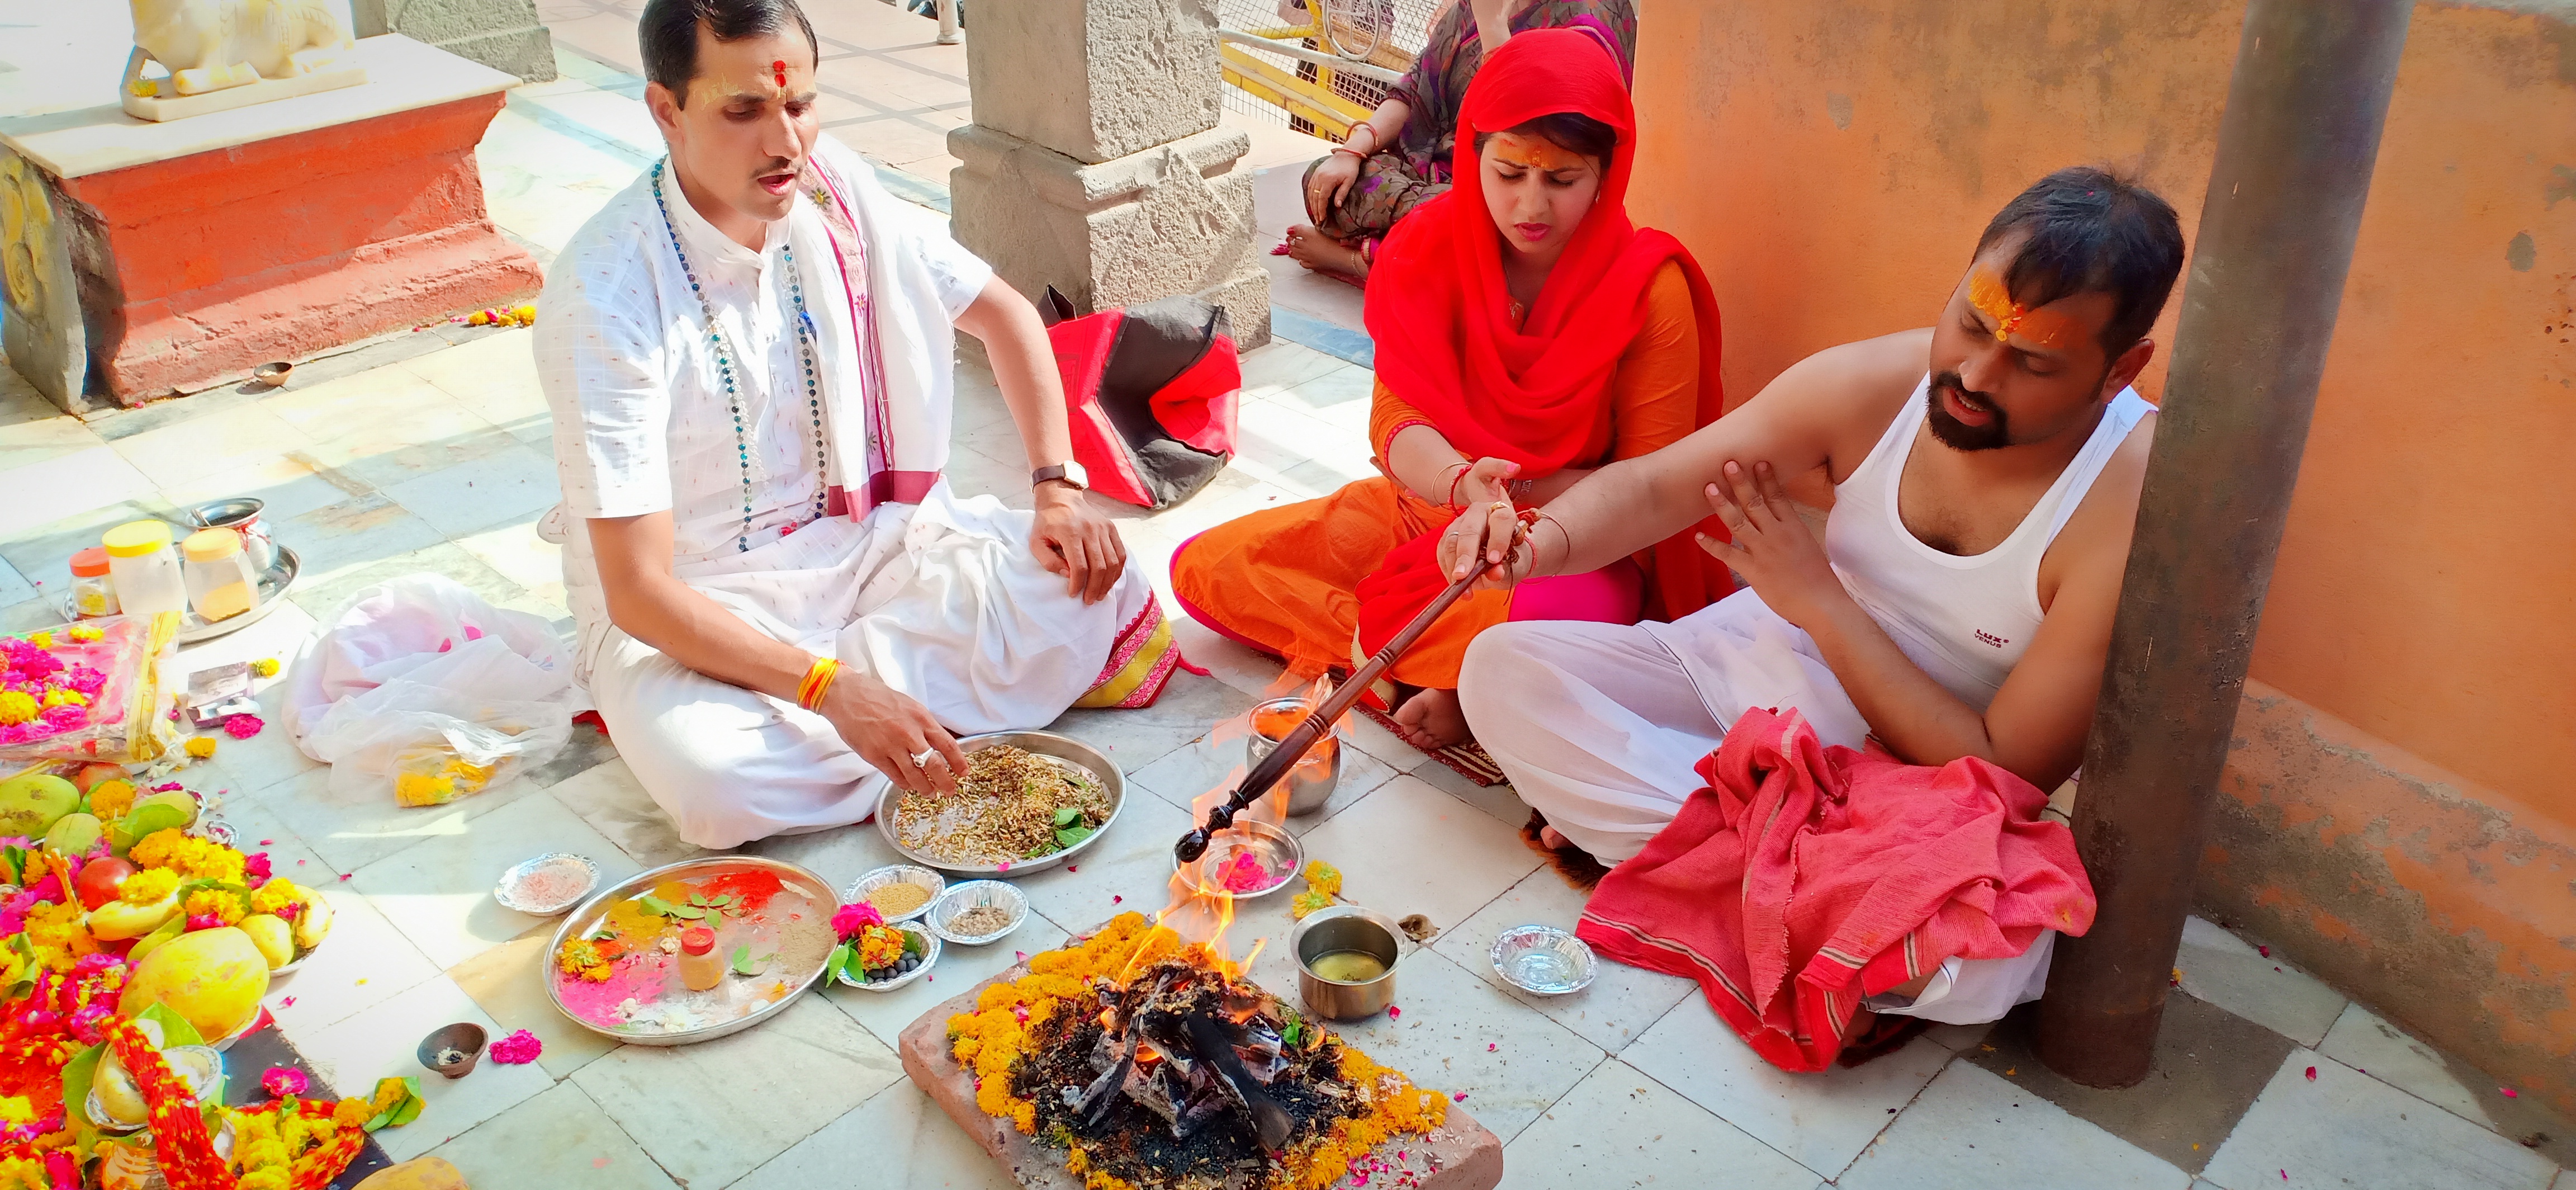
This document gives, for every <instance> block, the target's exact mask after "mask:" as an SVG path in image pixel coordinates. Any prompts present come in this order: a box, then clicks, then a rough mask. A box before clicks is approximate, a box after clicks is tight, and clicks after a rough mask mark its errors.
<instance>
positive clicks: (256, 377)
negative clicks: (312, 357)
mask: <svg viewBox="0 0 2576 1190" xmlns="http://www.w3.org/2000/svg"><path fill="white" fill-rule="evenodd" d="M294 370H295V365H293V364H290V363H287V362H285V361H284V360H280V361H278V362H276V363H273V364H261V365H260V366H258V367H256V368H253V369H251V370H250V378H251V382H252V383H254V384H257V385H259V386H260V387H262V388H276V387H278V386H279V385H282V384H284V383H286V374H287V373H289V372H292V371H294Z"/></svg>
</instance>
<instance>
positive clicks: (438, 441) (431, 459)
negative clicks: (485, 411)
mask: <svg viewBox="0 0 2576 1190" xmlns="http://www.w3.org/2000/svg"><path fill="white" fill-rule="evenodd" d="M519 449H526V446H525V444H523V443H521V442H520V441H519V439H518V438H517V436H515V435H512V434H510V433H507V432H505V431H503V430H502V429H500V428H499V427H497V426H494V425H493V424H492V423H490V422H487V421H485V420H483V419H482V418H480V417H477V416H475V415H474V414H471V413H468V412H466V411H465V409H464V407H463V406H460V405H457V404H456V403H454V402H453V401H451V400H449V399H448V398H447V396H446V395H445V394H440V395H439V396H438V397H437V398H436V400H435V402H434V403H431V404H427V405H423V406H422V407H420V408H419V409H416V410H413V411H412V412H410V413H407V414H404V415H402V416H401V417H399V418H396V419H395V420H393V421H391V422H387V423H385V424H382V425H371V426H367V427H364V428H362V429H358V430H355V431H352V432H351V433H349V434H348V435H346V436H344V437H340V438H330V439H324V440H322V441H319V442H316V443H314V445H313V448H312V457H313V459H314V461H315V462H317V463H320V464H322V465H323V466H326V467H331V468H334V469H336V470H338V471H340V472H342V473H344V474H346V475H348V476H349V477H350V478H352V479H355V480H358V481H360V482H362V483H366V484H370V485H373V486H374V487H376V488H378V489H379V490H381V489H386V488H392V487H395V486H398V485H400V484H404V483H408V482H410V481H412V480H415V479H419V478H421V477H423V476H427V475H433V474H436V473H438V472H440V471H444V470H446V469H448V468H450V467H454V466H457V465H459V464H463V463H471V462H473V461H474V460H476V459H479V458H482V457H484V456H485V455H491V454H500V453H504V452H507V451H511V450H519ZM549 457H551V456H549Z"/></svg>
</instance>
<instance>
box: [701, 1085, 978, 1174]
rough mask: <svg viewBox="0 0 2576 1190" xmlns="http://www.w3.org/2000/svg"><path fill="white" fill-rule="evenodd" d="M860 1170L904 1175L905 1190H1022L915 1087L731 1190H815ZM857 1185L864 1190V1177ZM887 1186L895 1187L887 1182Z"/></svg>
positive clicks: (878, 1100) (888, 1096)
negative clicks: (861, 1186)
mask: <svg viewBox="0 0 2576 1190" xmlns="http://www.w3.org/2000/svg"><path fill="white" fill-rule="evenodd" d="M860 1170H872V1171H879V1172H881V1173H883V1174H885V1175H887V1176H893V1175H895V1174H897V1173H898V1172H899V1173H900V1178H901V1185H903V1186H904V1188H905V1190H1018V1187H1019V1183H1018V1182H1017V1181H1014V1180H1013V1179H1012V1178H1011V1175H1010V1173H1009V1172H1008V1171H1006V1170H1004V1169H1003V1168H1002V1167H1001V1166H1000V1165H999V1164H996V1163H995V1162H994V1161H993V1159H992V1158H990V1157H987V1156H985V1155H984V1150H983V1149H982V1148H981V1147H979V1146H978V1145H976V1143H975V1142H974V1141H973V1140H970V1139H968V1138H967V1135H966V1133H965V1132H964V1131H963V1130H962V1129H960V1128H958V1127H957V1125H956V1124H955V1123H953V1122H951V1121H950V1120H949V1118H948V1117H947V1115H946V1114H944V1113H942V1112H941V1111H940V1110H939V1105H938V1104H936V1103H933V1102H931V1101H930V1096H928V1095H925V1094H922V1093H921V1089H920V1088H918V1087H915V1086H913V1085H912V1084H911V1083H910V1082H902V1083H897V1084H895V1085H894V1086H891V1087H887V1088H886V1089H885V1090H882V1091H879V1092H877V1093H876V1095H875V1096H873V1097H871V1098H870V1099H869V1100H868V1101H867V1102H866V1103H863V1104H861V1105H859V1108H858V1110H856V1111H852V1112H848V1113H846V1114H844V1115H842V1116H841V1117H840V1118H839V1119H836V1120H834V1121H832V1122H831V1123H829V1124H825V1125H824V1126H823V1127H822V1128H821V1129H820V1130H818V1131H816V1132H815V1133H814V1135H812V1136H809V1137H806V1138H805V1139H803V1140H800V1141H798V1142H796V1145H795V1147H793V1148H791V1149H789V1150H787V1151H786V1152H784V1153H780V1154H779V1155H778V1156H776V1157H773V1158H771V1159H770V1160H769V1163H768V1164H766V1165H763V1166H761V1167H760V1168H759V1169H756V1170H753V1171H752V1172H751V1174H750V1175H749V1176H747V1177H745V1178H743V1179H742V1180H741V1181H739V1182H735V1183H734V1184H733V1185H732V1186H730V1187H728V1188H727V1190H811V1188H812V1187H816V1186H839V1185H848V1184H851V1183H852V1180H853V1174H854V1173H855V1172H856V1171H860ZM857 1184H859V1185H866V1184H867V1182H866V1180H865V1178H863V1177H862V1178H859V1179H858V1181H857ZM887 1184H888V1185H893V1184H895V1183H894V1182H891V1181H889V1182H888V1183H887Z"/></svg>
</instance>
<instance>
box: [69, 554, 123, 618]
mask: <svg viewBox="0 0 2576 1190" xmlns="http://www.w3.org/2000/svg"><path fill="white" fill-rule="evenodd" d="M117 610H118V609H117V603H116V580H115V579H114V578H113V577H110V576H109V574H108V572H107V551H106V550H103V549H100V548H99V547H97V546H91V547H89V548H88V549H85V550H82V551H81V552H79V553H77V554H73V555H72V615H73V616H74V617H76V618H78V619H83V620H95V619H97V618H99V617H100V616H112V615H115V614H117Z"/></svg>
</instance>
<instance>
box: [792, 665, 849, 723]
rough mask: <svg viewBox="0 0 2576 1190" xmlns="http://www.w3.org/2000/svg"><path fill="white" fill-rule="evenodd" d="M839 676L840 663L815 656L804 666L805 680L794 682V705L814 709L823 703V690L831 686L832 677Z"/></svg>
mask: <svg viewBox="0 0 2576 1190" xmlns="http://www.w3.org/2000/svg"><path fill="white" fill-rule="evenodd" d="M839 676H841V663H840V662H838V661H834V660H832V659H831V658H829V657H817V658H815V659H814V664H812V665H811V666H808V667H806V670H805V680H804V681H801V682H798V683H797V684H796V705H797V706H800V707H803V708H805V709H806V710H809V711H811V710H815V709H817V708H819V707H821V706H822V705H823V692H824V691H826V690H830V689H831V688H832V679H834V678H837V677H839Z"/></svg>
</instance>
